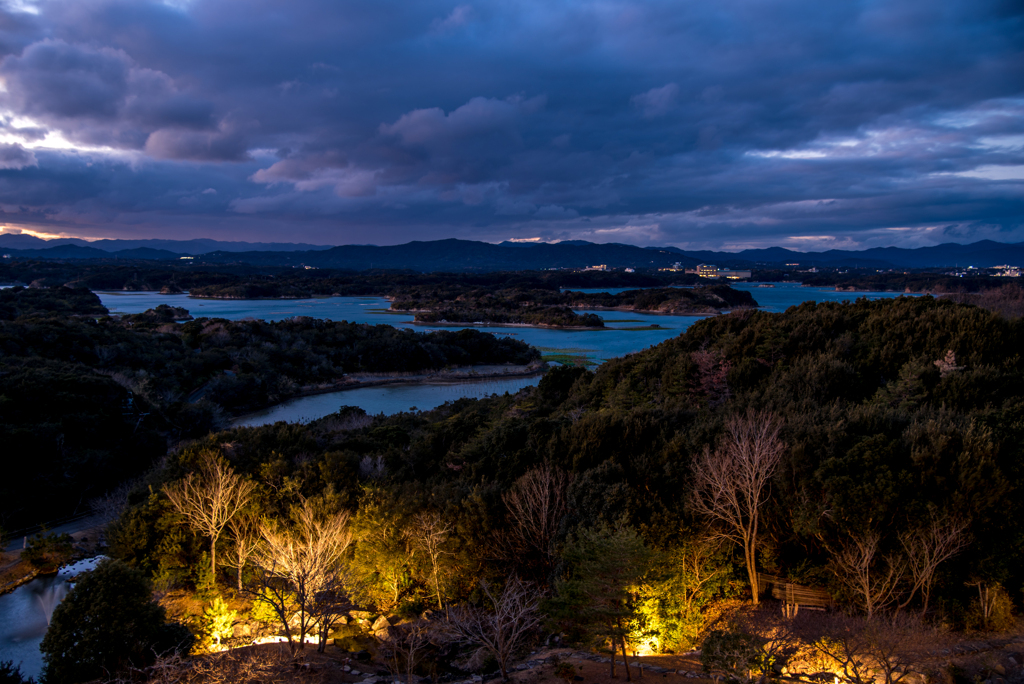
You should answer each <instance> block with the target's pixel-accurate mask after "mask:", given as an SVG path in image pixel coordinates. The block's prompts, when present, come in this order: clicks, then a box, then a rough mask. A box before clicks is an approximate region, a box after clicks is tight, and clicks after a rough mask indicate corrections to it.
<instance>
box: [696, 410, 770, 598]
mask: <svg viewBox="0 0 1024 684" xmlns="http://www.w3.org/2000/svg"><path fill="white" fill-rule="evenodd" d="M725 428H726V435H725V438H724V439H723V440H722V443H721V444H720V445H719V447H718V448H717V449H716V450H714V451H711V449H709V448H705V449H704V453H703V454H702V455H701V456H699V457H697V459H696V460H695V462H694V464H693V495H692V498H691V501H692V507H693V510H694V511H695V512H696V513H698V514H699V515H702V516H704V517H705V518H707V519H709V520H711V521H713V522H716V523H718V524H719V525H720V530H721V531H720V532H719V536H721V537H722V538H725V539H729V540H731V541H733V542H735V543H737V544H739V545H740V546H742V547H743V557H744V560H745V562H746V566H747V576H748V578H749V579H750V589H751V593H752V595H753V601H754V603H755V604H756V603H757V602H758V600H759V594H760V585H759V584H758V579H757V541H758V535H759V533H760V524H761V506H762V505H763V504H764V502H765V500H766V499H767V498H768V488H769V482H770V480H771V477H772V474H773V473H774V472H775V470H776V469H777V468H778V466H779V462H780V461H781V460H782V454H783V452H784V451H785V449H786V445H785V443H784V442H783V441H782V440H781V439H780V437H779V432H780V431H781V429H782V424H781V423H780V422H779V421H778V420H777V419H776V418H775V416H774V415H773V414H771V413H768V412H755V411H748V412H747V413H746V415H743V416H733V417H732V418H730V419H729V420H728V421H727V422H726V424H725Z"/></svg>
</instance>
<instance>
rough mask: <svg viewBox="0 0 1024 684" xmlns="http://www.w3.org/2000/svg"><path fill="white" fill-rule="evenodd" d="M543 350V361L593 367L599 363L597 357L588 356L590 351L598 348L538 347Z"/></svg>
mask: <svg viewBox="0 0 1024 684" xmlns="http://www.w3.org/2000/svg"><path fill="white" fill-rule="evenodd" d="M537 349H539V350H540V352H541V357H540V358H541V360H542V361H551V362H554V363H561V364H564V365H567V366H585V367H591V366H596V365H598V362H597V360H596V359H593V358H591V357H589V356H587V354H588V353H593V352H596V351H597V350H596V349H581V348H579V347H537Z"/></svg>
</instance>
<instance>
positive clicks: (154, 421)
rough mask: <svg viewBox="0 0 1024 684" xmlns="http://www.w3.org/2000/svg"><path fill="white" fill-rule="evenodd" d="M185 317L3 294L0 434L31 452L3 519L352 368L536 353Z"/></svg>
mask: <svg viewBox="0 0 1024 684" xmlns="http://www.w3.org/2000/svg"><path fill="white" fill-rule="evenodd" d="M191 318H192V317H191V316H190V315H189V313H188V312H187V311H186V310H184V309H180V308H178V309H175V308H172V307H168V306H166V305H164V306H159V307H157V308H156V309H154V310H150V311H147V312H145V313H143V314H134V315H127V316H121V317H112V316H109V315H108V314H107V310H106V308H105V307H103V305H102V304H101V303H100V300H99V298H98V297H97V296H96V295H95V294H93V293H91V292H89V291H88V290H83V289H71V288H66V287H56V288H52V289H29V288H22V287H13V288H6V289H3V290H0V378H2V385H0V433H2V434H3V435H4V440H5V450H6V452H7V453H9V454H26V455H27V454H31V457H30V458H21V457H19V458H10V459H8V460H7V461H8V462H7V463H6V474H5V477H4V478H2V479H0V500H2V501H3V511H2V512H3V519H2V520H0V526H2V527H6V528H7V529H16V528H19V527H22V526H26V525H31V524H34V523H36V522H39V521H42V520H52V519H56V518H59V517H60V516H62V515H65V514H68V513H71V512H73V511H81V510H87V503H88V499H90V498H92V497H96V496H100V495H102V494H103V493H104V492H105V491H108V490H109V489H111V488H113V487H114V486H116V482H118V481H121V480H123V479H124V476H125V475H132V474H139V473H142V472H144V471H145V470H146V469H147V468H149V467H150V466H151V464H152V463H154V462H155V461H156V460H157V459H158V458H159V457H160V456H161V455H163V454H164V453H165V452H166V450H167V445H168V440H170V442H171V443H172V444H173V443H177V442H179V441H181V440H184V439H191V438H195V437H201V436H203V435H206V434H207V433H209V432H210V431H211V430H216V429H219V428H221V427H224V426H225V425H226V424H227V419H228V418H229V417H231V416H234V415H239V414H242V413H245V412H247V411H251V410H254V409H257V408H261V407H264V406H268V405H271V404H275V403H278V402H280V401H282V400H284V399H286V398H288V397H292V396H296V395H299V394H303V393H309V392H316V391H324V390H327V389H337V388H340V387H344V386H346V384H347V383H349V380H348V378H347V376H348V375H349V374H351V373H360V372H362V373H367V372H368V373H378V374H389V373H390V374H402V373H409V372H415V371H423V370H441V369H444V368H446V367H455V366H473V365H482V364H487V365H491V364H515V365H517V366H528V365H529V364H535V363H538V362H539V359H540V354H539V352H538V351H537V350H536V349H533V348H531V347H529V346H528V345H526V344H525V343H523V342H519V341H517V340H513V339H509V338H496V337H494V336H493V335H490V334H487V333H481V332H478V331H474V330H460V331H438V332H431V333H426V334H424V333H416V332H412V331H409V330H399V329H396V328H393V327H391V326H386V325H377V326H372V325H364V324H354V323H346V322H343V321H339V322H334V321H325V320H318V319H313V318H306V317H297V318H293V319H290V320H286V321H280V322H273V323H271V322H265V321H255V320H245V321H229V320H224V319H207V318H200V319H196V320H185V319H191ZM40 492H46V493H47V496H45V497H41V496H40V494H39V493H40Z"/></svg>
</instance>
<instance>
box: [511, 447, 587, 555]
mask: <svg viewBox="0 0 1024 684" xmlns="http://www.w3.org/2000/svg"><path fill="white" fill-rule="evenodd" d="M570 483H571V477H570V476H569V474H568V473H566V472H565V471H564V470H562V469H560V468H554V467H552V466H551V465H550V464H548V463H545V464H544V465H542V466H541V467H539V468H534V469H532V470H530V471H529V472H527V473H526V474H525V475H523V476H522V477H520V478H519V479H518V480H516V482H515V484H513V485H512V488H511V489H510V490H509V491H508V492H506V493H505V494H504V495H503V496H502V500H504V502H505V506H506V507H507V508H508V512H509V515H510V516H511V517H512V520H513V521H514V522H515V524H514V525H512V526H511V534H512V535H513V539H514V541H515V542H516V543H518V544H519V545H521V546H522V547H525V548H527V549H530V550H532V551H535V552H537V553H539V554H540V555H541V557H542V558H543V559H544V561H545V562H546V563H547V565H548V567H549V568H550V566H551V564H552V560H553V559H554V555H555V551H554V548H553V547H552V542H553V541H554V538H555V535H556V533H557V532H558V526H559V524H560V523H561V521H562V518H563V517H565V514H566V512H567V511H568V496H567V492H568V490H569V484H570Z"/></svg>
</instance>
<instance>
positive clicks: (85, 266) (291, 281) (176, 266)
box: [0, 260, 699, 299]
mask: <svg viewBox="0 0 1024 684" xmlns="http://www.w3.org/2000/svg"><path fill="white" fill-rule="evenodd" d="M698 281H699V278H698V277H697V276H695V275H692V274H685V273H681V272H662V271H645V272H639V273H627V272H625V271H576V270H564V271H561V270H560V271H496V272H488V273H417V272H414V271H395V270H388V271H383V270H376V271H373V270H371V271H343V270H334V269H310V270H306V269H296V268H280V267H269V266H264V267H257V266H251V265H249V264H201V265H200V264H195V263H193V262H189V261H182V262H179V263H173V262H172V263H170V264H168V263H167V262H154V261H136V262H125V261H123V260H110V261H98V262H81V261H44V260H40V261H31V260H28V261H26V260H0V283H10V284H22V285H32V286H33V287H56V286H59V285H67V286H68V287H75V288H83V287H84V288H88V289H90V290H128V291H133V292H140V291H151V292H159V291H161V290H164V291H167V292H181V291H189V292H191V293H193V294H195V295H196V296H202V297H223V298H237V299H276V298H296V297H329V296H332V295H345V296H360V295H379V296H394V295H395V294H397V293H398V292H401V291H404V290H408V289H418V290H419V289H423V288H490V289H523V290H550V291H553V292H557V291H558V290H559V289H567V288H599V287H600V288H620V287H632V288H640V287H659V286H660V287H665V286H668V285H693V284H696V283H697V282H698Z"/></svg>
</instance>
